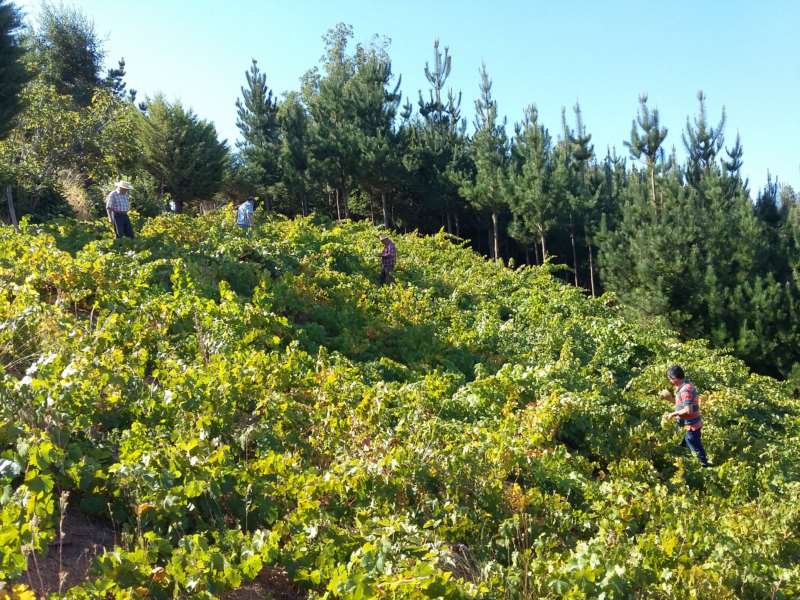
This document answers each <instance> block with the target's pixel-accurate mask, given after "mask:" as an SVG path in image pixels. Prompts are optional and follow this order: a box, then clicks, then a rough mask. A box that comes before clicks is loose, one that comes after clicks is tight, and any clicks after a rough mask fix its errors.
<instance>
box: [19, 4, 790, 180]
mask: <svg viewBox="0 0 800 600" xmlns="http://www.w3.org/2000/svg"><path fill="white" fill-rule="evenodd" d="M16 3H17V4H18V5H20V6H21V7H22V8H23V10H24V11H25V12H26V13H27V14H28V15H29V16H35V14H36V12H37V10H38V6H39V2H38V0H16ZM67 4H68V5H74V6H76V7H77V8H79V9H81V10H82V11H83V12H84V13H85V14H86V15H87V16H89V17H91V18H92V19H93V21H94V24H95V28H96V30H97V32H98V33H99V35H100V37H101V38H103V39H104V40H105V42H104V47H105V50H106V54H107V59H108V61H109V64H110V63H112V62H113V63H116V61H117V59H119V58H120V57H124V58H125V60H126V63H127V69H128V77H127V81H128V84H129V86H130V87H133V88H135V89H137V90H138V91H139V98H143V97H144V96H145V95H152V94H154V93H155V92H158V91H161V92H163V93H164V94H165V95H166V96H167V98H169V99H173V100H174V99H180V100H181V101H182V102H183V103H184V104H186V105H188V106H191V107H192V108H193V109H194V110H195V112H196V113H197V114H198V115H200V116H201V117H203V118H205V119H209V120H211V121H213V122H214V123H215V125H216V127H217V130H218V132H219V134H220V137H222V138H227V139H228V140H229V141H230V142H231V144H232V143H233V142H234V141H235V139H236V136H237V129H236V110H235V107H234V102H235V101H236V98H237V97H238V96H239V95H240V87H241V86H242V85H243V83H244V71H245V70H246V69H247V68H248V67H249V64H250V60H251V58H255V59H257V60H258V61H259V65H260V67H261V68H262V70H264V71H265V72H266V74H267V83H268V85H269V86H270V87H271V88H273V89H274V90H275V91H276V92H278V93H280V92H284V91H288V90H292V89H297V88H298V86H299V79H300V77H301V75H302V74H303V73H304V72H305V71H306V70H308V69H309V68H311V67H313V66H314V65H316V64H317V63H318V61H319V58H320V56H321V55H322V52H323V44H322V39H321V36H322V35H323V34H324V33H325V31H326V30H328V29H329V28H331V27H332V26H334V25H335V24H336V23H338V22H345V23H349V24H351V25H353V27H354V30H355V40H356V41H362V42H367V41H369V39H370V37H371V36H372V35H373V34H380V35H385V36H387V37H389V38H390V39H391V40H392V43H391V51H390V53H391V56H392V59H393V68H394V71H395V72H396V73H399V74H401V75H402V77H403V82H402V87H401V90H402V91H403V94H404V100H403V101H404V102H405V98H407V97H410V98H411V99H412V101H414V102H415V103H416V99H417V91H418V90H419V89H423V90H425V89H427V87H428V86H427V82H426V81H425V78H424V74H423V68H424V65H425V62H426V61H431V60H432V53H433V50H432V44H433V40H434V39H435V38H437V37H438V38H439V39H440V40H441V45H442V46H449V48H450V52H451V54H452V56H453V72H452V75H451V77H450V79H449V81H448V85H450V86H452V87H453V89H454V90H456V91H458V90H461V91H462V92H463V102H462V107H463V108H464V113H465V115H467V116H468V118H469V120H470V130H471V119H472V114H473V102H474V99H475V97H476V96H477V93H478V81H479V78H478V69H479V67H480V64H481V61H484V62H485V63H486V65H487V68H488V70H489V74H490V76H491V78H492V79H493V81H494V87H493V91H494V94H495V97H496V99H497V101H498V104H499V110H500V113H501V114H504V115H506V116H507V117H508V121H509V132H511V131H512V128H511V125H512V124H513V123H514V122H515V121H518V120H520V119H521V116H522V111H523V108H524V107H525V106H526V105H528V104H536V105H537V106H538V108H539V113H540V115H541V117H542V119H543V121H544V123H545V124H546V125H547V126H548V127H549V128H550V130H551V133H553V134H557V133H558V132H559V131H560V115H561V107H562V106H567V107H568V109H569V108H570V107H571V106H572V105H574V104H575V101H576V100H579V101H580V104H581V108H582V110H583V116H584V122H585V124H586V127H587V130H588V131H589V133H591V134H592V135H593V142H594V144H595V151H596V152H597V153H598V154H600V155H604V154H605V149H606V147H607V146H616V148H617V151H618V152H619V153H624V151H625V149H624V148H623V147H622V141H623V140H624V139H627V138H628V136H629V133H630V129H631V120H632V119H633V117H634V116H635V114H636V110H637V106H638V100H637V99H638V96H639V94H640V93H642V92H647V93H648V95H649V98H650V102H649V104H650V105H651V106H654V107H656V108H658V109H659V112H660V113H661V118H662V122H663V124H664V125H665V126H666V127H668V129H669V134H668V136H667V139H666V147H667V149H668V150H669V149H670V148H671V147H672V146H673V145H674V146H675V147H676V148H677V149H678V151H679V155H682V142H681V131H682V130H683V128H684V127H685V123H686V118H687V116H689V115H694V114H695V113H696V110H697V100H696V94H697V91H698V90H700V89H702V90H703V91H704V92H705V94H706V96H707V98H708V106H707V108H708V114H709V116H710V118H711V120H712V121H713V122H714V123H715V124H716V121H717V120H718V119H719V117H720V114H721V110H722V107H723V106H725V108H726V112H727V117H728V121H727V127H726V143H727V144H726V145H732V144H733V142H734V139H735V137H736V133H737V131H738V132H739V133H740V134H741V138H742V144H743V146H744V167H743V171H744V175H745V176H747V177H749V178H750V182H751V190H755V189H757V188H760V187H761V186H763V184H764V183H765V181H766V176H767V171H768V170H769V171H770V172H771V173H772V174H773V175H775V176H777V177H778V178H779V180H780V181H781V182H783V183H788V184H790V185H792V186H793V187H794V188H795V189H800V0H760V1H756V0H725V1H722V0H718V1H711V0H693V1H687V0H670V1H668V2H664V1H655V0H637V1H632V0H619V1H617V0H606V1H602V2H601V1H596V0H592V1H590V0H586V1H577V0H575V1H563V2H556V1H555V0H553V1H550V2H542V1H540V0H528V1H524V0H514V1H506V2H503V1H496V2H472V1H470V0H461V1H457V0H427V1H423V0H404V1H401V2H385V1H382V0H372V1H368V0H361V1H355V0H313V1H312V0H295V1H293V2H288V1H283V0H281V1H279V0H260V1H259V0H229V1H228V2H219V1H212V0H193V1H191V2H189V1H177V0H138V1H136V2H134V1H130V0H125V1H123V0H79V1H75V2H67ZM570 116H571V113H570Z"/></svg>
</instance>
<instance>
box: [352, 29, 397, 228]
mask: <svg viewBox="0 0 800 600" xmlns="http://www.w3.org/2000/svg"><path fill="white" fill-rule="evenodd" d="M387 46H388V42H384V44H383V45H382V46H381V45H378V44H373V45H372V47H371V48H369V49H367V50H366V51H365V52H364V54H363V58H362V59H361V60H360V61H359V65H358V68H357V70H356V74H355V76H354V77H353V81H352V86H351V87H350V90H349V91H350V99H351V102H352V104H353V105H354V106H355V107H356V115H357V121H356V123H355V124H356V126H357V131H356V132H355V135H356V139H357V144H358V149H359V151H360V166H359V169H358V174H357V176H356V181H357V183H358V185H359V187H360V188H361V189H362V190H363V191H364V192H365V193H366V194H367V197H368V198H369V201H370V207H371V206H372V203H373V200H377V199H379V200H380V206H381V214H382V217H383V224H384V225H385V226H386V227H389V226H390V225H391V224H392V218H391V210H390V205H389V202H390V200H389V194H390V193H391V191H392V189H394V187H396V186H397V184H398V180H399V178H400V177H401V176H402V163H401V156H400V152H399V147H398V141H399V139H398V136H397V132H396V131H395V128H394V120H395V116H396V115H397V109H398V107H399V106H400V100H401V94H400V83H401V80H400V78H398V80H397V82H396V83H395V84H394V87H392V80H393V78H394V77H393V74H392V63H391V60H390V59H389V54H388V51H387Z"/></svg>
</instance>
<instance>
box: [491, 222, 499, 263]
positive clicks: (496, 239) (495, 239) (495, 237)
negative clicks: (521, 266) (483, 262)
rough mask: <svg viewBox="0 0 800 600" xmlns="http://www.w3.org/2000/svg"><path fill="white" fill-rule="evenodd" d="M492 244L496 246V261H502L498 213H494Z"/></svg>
mask: <svg viewBox="0 0 800 600" xmlns="http://www.w3.org/2000/svg"><path fill="white" fill-rule="evenodd" d="M492 242H493V244H494V259H495V260H499V259H500V235H499V233H498V230H497V211H494V210H493V211H492Z"/></svg>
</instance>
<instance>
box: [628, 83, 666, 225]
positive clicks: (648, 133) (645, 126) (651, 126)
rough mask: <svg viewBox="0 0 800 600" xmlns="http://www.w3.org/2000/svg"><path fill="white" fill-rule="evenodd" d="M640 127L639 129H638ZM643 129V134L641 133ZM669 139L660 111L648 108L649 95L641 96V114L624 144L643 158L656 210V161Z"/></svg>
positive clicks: (634, 156)
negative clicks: (628, 139) (660, 118)
mask: <svg viewBox="0 0 800 600" xmlns="http://www.w3.org/2000/svg"><path fill="white" fill-rule="evenodd" d="M637 126H638V129H637ZM639 129H641V131H642V132H641V134H640V133H639ZM666 137H667V128H666V127H661V126H660V120H659V116H658V109H653V110H652V111H651V110H650V108H649V107H648V106H647V94H642V95H641V96H639V114H638V115H637V116H636V119H634V121H633V124H632V125H631V139H630V141H625V142H623V144H624V145H625V147H627V148H628V150H629V151H630V153H631V156H632V157H633V158H636V159H640V158H643V159H644V161H645V164H646V165H647V171H648V175H649V177H650V193H651V199H652V202H653V208H654V209H655V208H656V207H657V206H658V204H657V202H656V161H657V160H658V157H659V153H660V151H661V144H663V143H664V139H665V138H666Z"/></svg>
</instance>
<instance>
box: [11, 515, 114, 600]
mask: <svg viewBox="0 0 800 600" xmlns="http://www.w3.org/2000/svg"><path fill="white" fill-rule="evenodd" d="M116 541H117V536H116V534H115V533H114V530H113V529H112V528H111V527H109V526H108V524H106V523H104V522H103V521H100V520H98V519H93V518H91V517H89V516H87V515H85V514H83V513H82V512H80V511H79V510H76V509H68V510H67V512H66V515H65V516H64V539H63V540H62V543H61V552H60V558H59V544H58V541H56V542H54V543H52V544H50V547H49V548H48V551H47V553H46V554H45V556H38V557H37V558H36V561H34V560H33V558H29V559H28V572H27V573H26V575H23V576H22V577H21V578H20V582H21V583H29V584H30V585H32V587H33V589H34V590H35V591H36V593H37V594H38V595H39V596H44V595H46V594H52V593H54V592H58V591H59V589H61V591H65V590H67V589H69V588H70V587H72V586H75V585H77V584H79V583H80V582H82V581H84V580H85V579H86V578H87V577H88V574H89V567H90V566H91V564H92V560H93V559H94V557H95V556H97V555H98V554H101V553H102V552H103V551H104V550H105V549H106V548H109V549H110V548H113V547H114V544H115V543H116ZM59 565H60V568H59ZM59 572H62V573H64V577H65V579H64V581H63V584H62V585H61V587H60V588H59Z"/></svg>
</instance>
